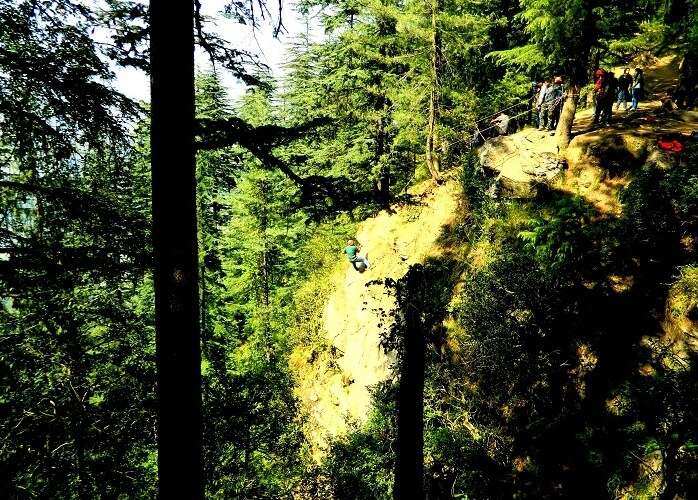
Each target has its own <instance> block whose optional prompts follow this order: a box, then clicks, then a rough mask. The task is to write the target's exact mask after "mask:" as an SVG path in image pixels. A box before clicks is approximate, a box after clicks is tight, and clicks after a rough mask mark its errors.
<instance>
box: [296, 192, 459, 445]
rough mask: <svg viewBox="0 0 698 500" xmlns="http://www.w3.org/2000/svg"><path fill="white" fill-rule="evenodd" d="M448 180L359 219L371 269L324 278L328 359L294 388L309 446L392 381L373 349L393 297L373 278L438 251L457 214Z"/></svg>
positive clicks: (365, 409)
mask: <svg viewBox="0 0 698 500" xmlns="http://www.w3.org/2000/svg"><path fill="white" fill-rule="evenodd" d="M460 193H461V190H460V186H459V183H458V182H457V180H456V179H450V180H448V181H447V182H445V183H444V184H442V185H440V186H437V187H433V186H432V183H431V181H429V182H427V183H424V184H422V185H420V186H418V187H417V188H415V189H414V190H413V191H412V194H414V195H415V196H416V198H417V199H418V200H419V203H418V204H416V205H408V206H402V207H395V208H394V210H393V211H392V212H391V213H388V212H387V211H383V212H381V213H380V214H378V215H377V216H376V217H373V218H371V219H368V220H366V221H364V222H363V223H362V224H361V226H360V229H359V231H358V234H357V235H356V236H357V239H358V241H359V242H360V243H361V245H362V249H363V250H365V251H368V253H369V260H370V261H371V268H370V269H369V270H368V271H366V272H364V273H359V272H357V271H355V270H354V269H353V268H352V267H351V265H350V264H349V263H348V262H343V263H342V266H341V268H340V269H338V270H337V272H336V273H335V274H334V275H333V277H332V282H333V284H334V285H335V286H334V287H333V288H334V291H332V292H331V294H330V295H329V297H328V298H327V303H326V306H325V310H324V314H323V326H324V331H325V334H326V340H327V342H328V343H329V344H330V346H331V347H330V349H329V351H330V355H329V356H328V357H327V358H325V359H322V358H319V359H318V360H317V361H316V363H315V364H314V366H313V367H312V369H311V370H312V371H311V373H308V374H306V376H305V377H304V379H303V380H301V383H300V386H299V388H298V389H299V395H300V397H301V400H302V401H303V402H304V403H305V406H306V408H307V409H308V411H309V415H310V422H309V429H310V430H311V435H310V436H309V437H310V438H311V441H312V442H313V444H314V445H315V446H316V447H317V448H320V449H321V448H322V447H323V446H324V445H325V444H326V443H327V438H328V437H332V436H337V435H340V434H343V433H345V432H346V431H347V429H348V425H350V423H351V422H355V423H363V422H365V421H366V419H367V417H368V415H369V412H370V407H371V400H370V393H369V387H370V386H372V385H374V384H376V383H378V382H381V381H384V380H387V379H388V378H389V377H391V376H392V371H391V364H392V361H393V359H392V358H391V357H390V356H387V355H386V354H385V353H384V352H383V350H382V348H381V347H380V346H379V343H380V335H381V332H383V331H385V329H386V328H387V327H388V323H389V314H388V313H389V312H390V311H391V310H392V309H393V307H394V299H393V297H392V296H391V295H390V293H388V292H387V291H386V289H385V287H384V286H383V285H381V284H372V283H371V282H372V281H374V280H383V279H386V278H392V279H395V280H397V279H399V278H401V277H402V276H403V275H404V274H405V273H406V271H407V270H408V268H409V266H410V265H412V264H414V263H417V262H423V261H424V259H425V258H426V257H427V256H432V255H437V254H438V253H439V252H440V249H439V244H438V240H439V237H440V236H441V234H442V233H443V229H444V227H445V226H448V225H449V224H451V223H452V222H453V221H454V219H455V218H456V216H457V212H458V211H459V210H460V200H461V194H460Z"/></svg>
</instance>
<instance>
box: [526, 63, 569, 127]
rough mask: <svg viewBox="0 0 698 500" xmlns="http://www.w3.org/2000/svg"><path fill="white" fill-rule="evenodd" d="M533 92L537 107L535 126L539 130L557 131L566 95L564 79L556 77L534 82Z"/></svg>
mask: <svg viewBox="0 0 698 500" xmlns="http://www.w3.org/2000/svg"><path fill="white" fill-rule="evenodd" d="M531 90H532V100H533V102H534V105H535V113H534V115H533V125H534V126H537V127H538V130H545V129H547V130H551V131H552V130H555V128H556V127H557V122H558V121H559V119H560V111H561V109H562V101H563V96H564V94H565V88H564V82H563V80H562V77H561V76H556V77H555V78H548V79H546V80H544V81H539V82H533V85H532V86H531Z"/></svg>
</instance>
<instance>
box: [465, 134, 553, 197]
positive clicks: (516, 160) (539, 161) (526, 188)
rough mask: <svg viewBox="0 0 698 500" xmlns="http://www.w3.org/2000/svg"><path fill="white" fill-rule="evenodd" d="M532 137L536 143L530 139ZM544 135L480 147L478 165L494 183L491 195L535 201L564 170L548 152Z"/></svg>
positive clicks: (494, 141)
mask: <svg viewBox="0 0 698 500" xmlns="http://www.w3.org/2000/svg"><path fill="white" fill-rule="evenodd" d="M534 134H535V136H536V137H535V141H536V142H534V141H533V140H531V139H530V138H529V136H530V135H534ZM548 137H549V136H547V135H546V134H543V133H540V132H537V131H535V132H530V131H529V132H528V135H524V134H522V133H519V134H516V135H513V136H504V137H501V136H500V137H495V138H493V139H489V140H487V142H486V143H485V144H484V145H483V146H482V147H481V148H480V152H479V158H480V164H481V165H482V167H483V168H484V169H485V171H486V172H488V173H489V174H491V175H494V176H496V182H495V185H494V186H493V188H492V190H491V193H490V194H491V195H493V196H502V197H505V198H535V197H536V196H538V194H539V193H540V191H541V190H544V189H545V188H546V187H547V186H548V185H549V184H550V183H551V182H552V181H553V180H554V179H555V178H556V177H557V176H558V174H560V172H561V171H562V170H563V168H564V166H565V163H564V161H563V160H562V159H561V158H560V157H559V156H558V155H557V154H556V153H554V152H552V151H550V150H548V148H549V146H550V144H549V143H550V141H549V140H548Z"/></svg>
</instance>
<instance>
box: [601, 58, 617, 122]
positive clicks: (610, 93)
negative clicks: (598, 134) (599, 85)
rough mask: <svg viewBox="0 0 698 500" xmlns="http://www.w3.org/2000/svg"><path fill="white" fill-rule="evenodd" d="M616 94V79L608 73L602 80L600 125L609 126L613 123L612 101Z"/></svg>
mask: <svg viewBox="0 0 698 500" xmlns="http://www.w3.org/2000/svg"><path fill="white" fill-rule="evenodd" d="M617 94H618V79H617V78H616V76H615V75H614V74H613V72H612V71H609V72H608V73H607V74H606V78H605V80H604V99H603V110H602V112H601V123H602V124H603V125H610V124H611V122H612V121H613V101H614V97H615V96H616V95H617Z"/></svg>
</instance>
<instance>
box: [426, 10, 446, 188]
mask: <svg viewBox="0 0 698 500" xmlns="http://www.w3.org/2000/svg"><path fill="white" fill-rule="evenodd" d="M442 10H443V0H432V10H431V27H432V32H433V33H432V47H431V49H432V54H431V56H432V57H431V71H432V74H431V95H430V96H429V128H428V130H427V147H426V160H427V167H429V172H430V173H431V178H432V179H434V180H435V181H439V179H440V176H441V159H440V157H439V153H437V152H436V149H437V145H436V144H437V142H438V137H437V134H438V132H437V130H436V127H437V124H438V121H439V107H440V104H441V103H440V93H441V88H440V87H441V74H442V71H443V53H442V48H441V28H440V26H439V20H438V17H439V15H440V14H441V11H442Z"/></svg>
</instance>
